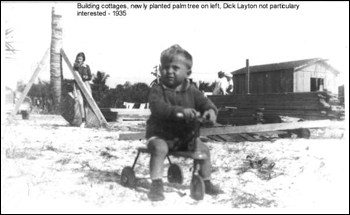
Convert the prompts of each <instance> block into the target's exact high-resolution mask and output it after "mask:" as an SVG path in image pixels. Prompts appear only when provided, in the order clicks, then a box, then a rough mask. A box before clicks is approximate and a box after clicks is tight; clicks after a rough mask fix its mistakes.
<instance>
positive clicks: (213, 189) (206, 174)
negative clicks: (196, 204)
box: [197, 139, 224, 195]
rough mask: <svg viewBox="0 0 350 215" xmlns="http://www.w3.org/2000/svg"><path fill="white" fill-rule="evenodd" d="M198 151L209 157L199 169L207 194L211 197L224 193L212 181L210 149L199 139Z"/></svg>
mask: <svg viewBox="0 0 350 215" xmlns="http://www.w3.org/2000/svg"><path fill="white" fill-rule="evenodd" d="M197 149H198V150H199V151H202V152H203V153H205V154H206V155H207V159H205V160H203V161H202V162H201V164H200V169H199V174H200V176H201V177H202V178H203V180H204V184H205V193H206V194H209V195H218V194H222V193H224V192H223V191H222V190H221V189H220V188H219V187H217V186H215V185H213V184H212V183H211V181H210V175H211V159H210V150H209V147H208V146H207V145H205V144H204V143H202V142H201V141H200V140H199V139H197Z"/></svg>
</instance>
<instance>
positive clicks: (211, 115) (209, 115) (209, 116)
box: [203, 109, 216, 123]
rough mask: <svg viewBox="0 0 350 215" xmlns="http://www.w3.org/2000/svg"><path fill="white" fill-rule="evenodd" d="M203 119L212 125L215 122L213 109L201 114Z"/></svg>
mask: <svg viewBox="0 0 350 215" xmlns="http://www.w3.org/2000/svg"><path fill="white" fill-rule="evenodd" d="M203 118H204V119H208V120H210V121H212V122H213V123H215V122H216V114H215V111H214V110H213V109H209V110H206V111H205V112H204V113H203Z"/></svg>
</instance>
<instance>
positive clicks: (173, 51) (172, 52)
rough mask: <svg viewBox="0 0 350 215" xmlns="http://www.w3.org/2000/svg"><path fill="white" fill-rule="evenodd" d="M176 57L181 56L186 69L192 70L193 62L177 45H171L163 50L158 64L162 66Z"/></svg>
mask: <svg viewBox="0 0 350 215" xmlns="http://www.w3.org/2000/svg"><path fill="white" fill-rule="evenodd" d="M176 55H182V56H183V57H184V58H185V59H186V64H187V67H188V69H191V68H192V65H193V60H192V55H191V54H190V53H188V51H186V50H185V49H183V48H181V46H179V45H177V44H176V45H172V46H171V47H169V48H167V49H165V50H164V51H163V52H162V54H161V55H160V62H161V64H162V65H164V64H166V63H167V62H171V61H173V59H174V57H175V56H176Z"/></svg>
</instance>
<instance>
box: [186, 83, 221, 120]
mask: <svg viewBox="0 0 350 215" xmlns="http://www.w3.org/2000/svg"><path fill="white" fill-rule="evenodd" d="M192 90H193V93H194V98H195V102H196V107H195V108H196V110H199V111H200V112H201V114H203V113H204V112H205V111H207V110H209V109H212V110H213V111H214V113H215V115H218V109H217V108H216V106H215V105H214V103H213V102H212V101H211V100H210V99H209V98H208V97H206V96H205V95H204V93H203V92H201V91H199V90H198V89H195V88H193V89H192Z"/></svg>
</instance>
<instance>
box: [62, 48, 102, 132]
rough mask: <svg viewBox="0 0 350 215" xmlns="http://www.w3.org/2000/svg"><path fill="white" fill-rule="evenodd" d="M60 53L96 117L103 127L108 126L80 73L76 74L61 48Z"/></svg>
mask: <svg viewBox="0 0 350 215" xmlns="http://www.w3.org/2000/svg"><path fill="white" fill-rule="evenodd" d="M61 55H62V57H63V59H64V61H66V63H67V65H68V68H69V70H70V71H71V72H72V74H73V76H74V79H75V81H76V82H77V84H78V86H79V88H80V89H81V91H82V92H83V94H84V96H85V98H86V100H87V101H88V103H89V105H90V107H91V108H92V110H93V111H94V113H95V115H96V117H97V118H98V120H99V121H100V123H101V125H102V127H104V128H107V127H108V124H107V121H106V119H105V118H104V116H103V115H102V113H101V111H100V109H99V108H98V106H97V104H96V102H95V100H94V99H93V98H92V96H91V95H90V93H89V91H88V89H87V88H86V86H85V85H84V83H83V81H82V79H81V77H80V75H79V74H78V72H77V71H74V69H73V66H72V64H71V62H70V61H69V59H68V57H67V55H66V53H65V52H64V50H63V49H61Z"/></svg>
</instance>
